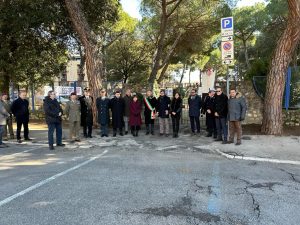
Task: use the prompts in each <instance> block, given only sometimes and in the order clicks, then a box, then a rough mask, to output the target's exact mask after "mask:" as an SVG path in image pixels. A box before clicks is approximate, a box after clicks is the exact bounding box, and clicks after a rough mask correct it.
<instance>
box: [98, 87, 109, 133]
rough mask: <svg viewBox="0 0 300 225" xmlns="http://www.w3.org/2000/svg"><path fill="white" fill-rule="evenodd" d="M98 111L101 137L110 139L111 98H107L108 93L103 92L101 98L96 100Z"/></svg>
mask: <svg viewBox="0 0 300 225" xmlns="http://www.w3.org/2000/svg"><path fill="white" fill-rule="evenodd" d="M96 105H97V111H98V123H99V124H100V132H101V137H108V125H109V98H107V97H106V91H105V90H102V91H101V96H100V97H98V98H97V100H96Z"/></svg>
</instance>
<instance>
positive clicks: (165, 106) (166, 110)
mask: <svg viewBox="0 0 300 225" xmlns="http://www.w3.org/2000/svg"><path fill="white" fill-rule="evenodd" d="M170 104H171V99H170V98H169V97H168V96H166V93H165V90H161V91H160V96H159V97H158V99H157V105H156V111H157V114H158V117H159V119H158V120H159V134H160V136H162V135H164V133H165V135H166V137H168V136H169V133H170V125H169V123H170V122H169V117H170Z"/></svg>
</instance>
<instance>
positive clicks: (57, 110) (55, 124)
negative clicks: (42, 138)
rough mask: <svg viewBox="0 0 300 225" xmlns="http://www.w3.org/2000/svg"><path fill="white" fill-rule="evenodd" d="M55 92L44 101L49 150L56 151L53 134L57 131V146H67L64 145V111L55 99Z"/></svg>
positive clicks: (49, 93)
mask: <svg viewBox="0 0 300 225" xmlns="http://www.w3.org/2000/svg"><path fill="white" fill-rule="evenodd" d="M55 97H56V96H55V92H54V91H49V92H48V96H47V97H46V98H45V99H44V111H45V117H46V123H47V125H48V143H49V149H50V150H54V147H53V144H54V140H53V133H54V130H55V129H56V146H61V147H63V146H65V145H64V144H63V143H62V125H61V122H62V118H61V116H62V109H61V107H60V105H59V103H58V101H57V100H56V98H55Z"/></svg>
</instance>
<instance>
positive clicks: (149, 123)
mask: <svg viewBox="0 0 300 225" xmlns="http://www.w3.org/2000/svg"><path fill="white" fill-rule="evenodd" d="M144 104H145V110H144V116H145V124H146V135H148V134H149V133H150V132H151V134H152V135H154V121H155V114H156V112H155V109H156V105H157V99H156V98H155V97H154V96H153V93H152V91H150V90H148V91H147V93H146V97H145V98H144Z"/></svg>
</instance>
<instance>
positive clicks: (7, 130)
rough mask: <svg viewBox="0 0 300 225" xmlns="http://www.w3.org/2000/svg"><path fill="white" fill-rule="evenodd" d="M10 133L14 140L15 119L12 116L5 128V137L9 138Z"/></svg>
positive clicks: (7, 120)
mask: <svg viewBox="0 0 300 225" xmlns="http://www.w3.org/2000/svg"><path fill="white" fill-rule="evenodd" d="M8 133H9V135H10V138H14V129H13V118H12V117H11V116H10V117H8V118H7V119H6V126H4V134H3V136H4V137H6V138H8Z"/></svg>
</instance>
